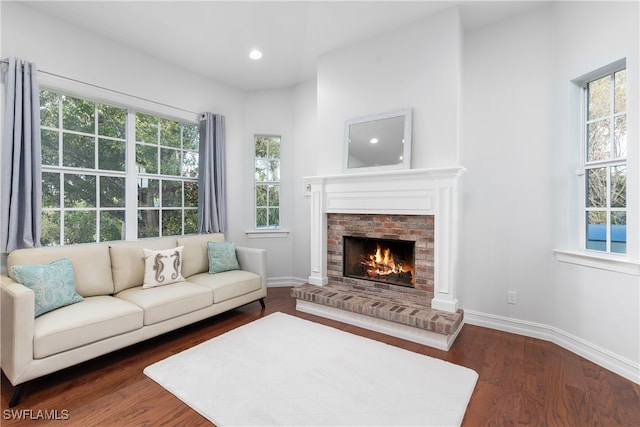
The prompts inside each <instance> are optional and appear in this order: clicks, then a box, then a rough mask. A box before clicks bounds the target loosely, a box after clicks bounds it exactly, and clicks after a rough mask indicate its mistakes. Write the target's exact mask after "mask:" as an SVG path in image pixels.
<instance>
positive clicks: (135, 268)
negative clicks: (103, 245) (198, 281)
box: [109, 236, 184, 293]
mask: <svg viewBox="0 0 640 427" xmlns="http://www.w3.org/2000/svg"><path fill="white" fill-rule="evenodd" d="M176 246H177V245H176V238H175V237H174V236H169V237H157V238H150V239H141V240H136V241H130V242H124V241H123V242H115V243H111V245H110V248H109V252H110V254H111V274H112V276H113V288H114V292H115V293H118V292H121V291H124V290H125V289H129V288H134V287H136V286H141V285H142V282H143V281H144V252H143V249H152V250H156V251H157V250H161V249H171V248H175V247H176ZM183 275H184V274H183Z"/></svg>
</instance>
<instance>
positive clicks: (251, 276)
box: [187, 270, 262, 304]
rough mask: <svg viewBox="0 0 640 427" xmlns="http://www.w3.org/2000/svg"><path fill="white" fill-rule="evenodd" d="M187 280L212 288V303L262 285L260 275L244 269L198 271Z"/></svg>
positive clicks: (253, 289)
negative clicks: (219, 271) (213, 272)
mask: <svg viewBox="0 0 640 427" xmlns="http://www.w3.org/2000/svg"><path fill="white" fill-rule="evenodd" d="M187 281H189V282H193V283H197V284H198V285H203V286H206V287H208V288H210V289H211V290H213V303H214V304H217V303H219V302H222V301H226V300H229V299H232V298H236V297H239V296H240V295H245V294H248V293H249V292H253V291H257V290H258V289H260V288H261V287H262V279H261V278H260V276H258V275H257V274H255V273H251V272H249V271H244V270H231V271H224V272H222V273H215V274H209V273H200V274H196V275H193V276H191V277H188V278H187Z"/></svg>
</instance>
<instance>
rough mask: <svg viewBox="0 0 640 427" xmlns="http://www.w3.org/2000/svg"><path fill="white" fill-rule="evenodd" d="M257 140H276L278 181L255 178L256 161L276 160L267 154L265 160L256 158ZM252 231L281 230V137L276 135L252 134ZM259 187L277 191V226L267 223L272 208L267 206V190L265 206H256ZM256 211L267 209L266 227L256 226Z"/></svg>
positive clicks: (272, 231) (267, 231)
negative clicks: (277, 147) (274, 188)
mask: <svg viewBox="0 0 640 427" xmlns="http://www.w3.org/2000/svg"><path fill="white" fill-rule="evenodd" d="M258 138H277V139H278V145H279V150H278V151H279V153H278V157H277V160H278V171H279V174H278V179H277V180H264V181H258V180H257V178H256V164H257V162H258V159H262V160H264V159H266V160H267V161H272V160H274V159H276V158H275V157H270V156H269V153H267V157H266V158H262V157H260V158H259V157H258V156H257V154H256V144H257V141H258ZM253 153H254V155H253V230H254V231H255V232H258V233H269V232H271V233H274V232H276V233H277V232H279V231H281V230H282V184H281V183H282V179H281V178H282V177H281V173H282V172H281V171H282V135H278V134H271V133H255V134H253ZM259 186H266V187H269V186H272V187H277V189H278V206H277V209H278V224H277V225H274V226H271V222H270V221H269V216H270V215H269V210H270V209H271V208H272V206H271V205H270V204H269V195H268V190H267V195H266V200H267V204H266V205H264V206H263V205H258V197H257V192H258V191H257V189H258V187H259ZM258 209H267V226H266V227H259V226H258Z"/></svg>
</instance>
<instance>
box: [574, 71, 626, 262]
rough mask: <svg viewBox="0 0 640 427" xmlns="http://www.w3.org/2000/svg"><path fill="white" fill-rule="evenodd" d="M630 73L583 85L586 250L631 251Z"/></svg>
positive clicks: (610, 75)
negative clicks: (629, 200) (628, 196)
mask: <svg viewBox="0 0 640 427" xmlns="http://www.w3.org/2000/svg"><path fill="white" fill-rule="evenodd" d="M626 82H627V72H626V69H615V70H613V71H611V72H609V73H607V74H606V75H601V76H600V77H598V78H596V79H593V80H589V81H588V82H586V84H585V85H584V86H583V91H584V104H585V105H584V108H583V111H584V116H583V117H584V120H583V124H582V126H583V127H582V130H583V135H584V139H583V141H584V142H583V147H584V150H583V153H584V154H583V160H582V164H583V168H584V189H585V197H584V200H585V202H584V210H583V212H584V224H585V249H588V250H594V251H600V252H605V253H619V254H625V253H626V252H627V102H626V100H627V98H626V92H627V85H626Z"/></svg>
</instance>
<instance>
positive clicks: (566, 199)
mask: <svg viewBox="0 0 640 427" xmlns="http://www.w3.org/2000/svg"><path fill="white" fill-rule="evenodd" d="M553 10H554V30H555V58H554V62H555V69H554V77H555V79H556V82H555V83H556V90H557V93H556V96H555V98H554V105H555V115H556V117H557V128H556V131H555V134H554V141H553V142H552V143H553V152H552V154H553V156H554V158H555V159H557V161H556V162H555V165H554V166H555V170H554V172H555V185H554V191H555V195H556V197H555V201H556V203H555V206H554V216H555V218H556V222H557V226H556V230H557V233H556V238H555V240H554V242H553V244H554V247H556V248H558V249H571V248H575V247H576V245H577V244H578V243H577V240H578V239H577V235H578V233H580V232H581V230H579V229H577V222H576V220H575V218H576V217H575V216H572V214H573V212H572V206H575V205H576V204H577V200H578V191H579V187H578V180H579V179H580V178H579V177H577V176H576V174H575V170H576V166H577V165H576V163H577V158H576V155H577V153H578V151H577V150H578V148H577V147H579V143H580V142H579V135H577V134H576V133H575V130H574V129H575V127H574V126H573V124H574V123H573V122H572V118H573V117H576V115H577V114H578V113H577V112H576V109H575V103H576V102H578V94H577V93H576V89H575V87H573V86H572V85H571V84H570V83H569V82H570V81H571V80H572V79H576V78H578V77H580V76H582V75H584V74H586V73H588V72H590V71H593V70H595V69H598V68H600V67H602V66H605V65H608V64H610V63H612V62H614V61H616V60H618V59H621V58H625V57H626V59H627V78H628V83H627V84H628V88H627V108H628V111H627V120H628V124H627V126H628V128H627V132H628V159H627V161H628V164H629V168H628V171H629V172H628V173H629V176H628V188H627V203H628V207H629V208H630V209H632V212H635V214H636V215H632V216H629V218H628V221H629V224H628V230H629V236H628V237H629V240H630V242H632V243H631V244H630V245H629V247H628V252H629V254H630V255H631V257H632V258H635V259H636V262H637V257H638V246H637V244H638V240H639V238H640V230H639V228H638V227H639V226H638V221H640V217H639V216H638V215H637V213H638V212H639V209H638V206H639V205H640V201H639V198H640V175H639V172H640V171H639V169H640V137H639V135H638V131H639V129H640V126H639V123H638V121H639V120H640V77H639V73H640V68H639V66H640V61H639V59H640V57H639V55H640V30H639V28H640V24H639V13H640V7H639V4H638V2H618V3H610V2H583V3H573V2H559V3H557V4H555V5H554V9H553ZM552 289H553V291H554V293H553V297H554V298H553V300H554V307H553V319H554V321H553V325H554V326H555V327H556V328H558V329H559V330H561V331H563V332H565V333H567V334H570V335H572V336H575V337H578V338H580V339H582V340H585V341H586V342H587V343H588V344H589V345H590V346H595V347H598V348H601V349H603V350H604V353H611V354H610V357H604V363H605V364H606V363H611V364H616V363H620V364H622V365H623V366H625V365H626V366H628V367H629V370H630V371H632V372H633V371H635V378H636V379H635V380H636V382H638V381H640V373H639V372H638V369H639V368H638V365H639V364H640V277H638V276H637V275H630V274H624V273H616V272H612V271H605V270H600V269H595V268H589V267H584V266H579V265H573V264H567V263H561V262H554V263H553V287H552Z"/></svg>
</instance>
